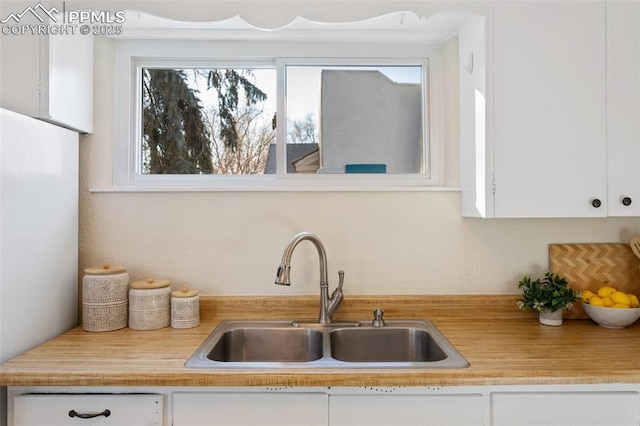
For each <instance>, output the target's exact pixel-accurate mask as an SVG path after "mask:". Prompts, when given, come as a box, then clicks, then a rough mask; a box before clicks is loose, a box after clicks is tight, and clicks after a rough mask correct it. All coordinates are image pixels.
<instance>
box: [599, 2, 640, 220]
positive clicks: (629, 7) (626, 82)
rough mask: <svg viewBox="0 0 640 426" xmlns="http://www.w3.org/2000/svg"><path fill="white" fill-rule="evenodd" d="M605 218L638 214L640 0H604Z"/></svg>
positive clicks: (639, 171) (639, 190)
mask: <svg viewBox="0 0 640 426" xmlns="http://www.w3.org/2000/svg"><path fill="white" fill-rule="evenodd" d="M607 144H608V145H607V148H608V150H607V157H608V162H609V167H608V170H607V183H608V188H607V189H608V213H609V216H640V2H638V1H609V2H607Z"/></svg>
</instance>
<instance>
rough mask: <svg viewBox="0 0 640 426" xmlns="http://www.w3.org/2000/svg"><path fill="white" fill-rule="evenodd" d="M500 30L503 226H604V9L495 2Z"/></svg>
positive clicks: (497, 109) (498, 146)
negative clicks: (581, 221)
mask: <svg viewBox="0 0 640 426" xmlns="http://www.w3.org/2000/svg"><path fill="white" fill-rule="evenodd" d="M493 30H494V34H493V60H494V64H493V65H494V66H493V96H494V99H493V108H494V110H493V111H494V116H493V144H494V146H493V148H494V181H495V198H494V203H495V204H494V209H495V217H554V216H556V217H558V216H559V217H593V216H605V215H606V207H607V206H606V201H607V199H606V158H607V157H606V142H605V141H606V96H605V84H604V82H605V76H606V74H605V72H606V65H605V4H604V2H598V1H584V2H582V1H579V2H576V1H549V2H539V1H536V2H532V1H523V2H520V1H509V2H496V3H495V6H494V27H493ZM596 206H598V207H596Z"/></svg>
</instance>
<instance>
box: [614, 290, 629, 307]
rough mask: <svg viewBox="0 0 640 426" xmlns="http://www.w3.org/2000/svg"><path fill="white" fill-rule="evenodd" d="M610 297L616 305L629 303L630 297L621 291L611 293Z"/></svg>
mask: <svg viewBox="0 0 640 426" xmlns="http://www.w3.org/2000/svg"><path fill="white" fill-rule="evenodd" d="M611 299H612V300H613V301H614V302H615V303H616V304H618V305H627V306H629V305H631V298H630V297H629V296H627V295H626V294H625V293H623V292H621V291H616V292H615V293H613V294H612V295H611Z"/></svg>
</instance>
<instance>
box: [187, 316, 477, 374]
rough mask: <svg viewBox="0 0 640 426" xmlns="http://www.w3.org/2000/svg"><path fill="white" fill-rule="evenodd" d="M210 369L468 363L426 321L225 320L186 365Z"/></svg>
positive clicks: (426, 366) (451, 365)
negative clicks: (310, 321) (379, 324)
mask: <svg viewBox="0 0 640 426" xmlns="http://www.w3.org/2000/svg"><path fill="white" fill-rule="evenodd" d="M185 366H186V367H188V368H205V369H225V368H226V369H245V368H249V369H251V368H254V369H255V368H267V369H292V368H293V369H299V368H303V369H304V368H307V369H312V368H321V369H322V368H332V369H333V368H385V369H386V368H418V369H432V368H464V367H468V366H469V363H468V362H467V360H466V359H464V357H463V356H462V355H461V354H460V353H459V352H458V351H457V350H456V349H455V348H454V347H453V346H452V345H451V343H449V341H448V340H447V339H446V338H445V337H444V336H443V335H442V333H441V332H440V331H439V330H438V328H437V327H436V326H434V325H433V324H432V323H431V322H430V321H426V320H406V321H405V320H388V321H386V322H385V325H384V326H381V327H374V326H373V325H372V323H371V321H369V322H366V321H362V322H355V323H334V324H328V325H319V324H306V323H294V322H291V321H223V322H221V323H220V324H219V325H218V327H216V329H215V330H213V332H212V333H211V334H210V335H209V336H208V337H207V339H206V340H205V341H204V342H203V343H202V345H200V347H199V348H198V349H197V350H196V351H195V352H194V354H193V355H192V356H191V357H190V358H189V360H188V361H187V362H186V364H185Z"/></svg>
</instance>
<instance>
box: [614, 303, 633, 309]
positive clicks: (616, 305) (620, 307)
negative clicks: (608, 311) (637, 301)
mask: <svg viewBox="0 0 640 426" xmlns="http://www.w3.org/2000/svg"><path fill="white" fill-rule="evenodd" d="M612 308H617V309H629V305H623V304H622V303H616V304H615V305H613V306H612Z"/></svg>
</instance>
